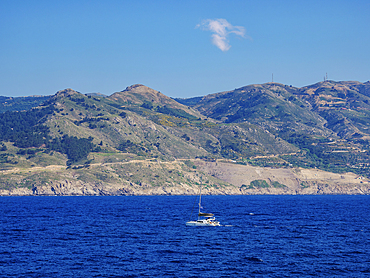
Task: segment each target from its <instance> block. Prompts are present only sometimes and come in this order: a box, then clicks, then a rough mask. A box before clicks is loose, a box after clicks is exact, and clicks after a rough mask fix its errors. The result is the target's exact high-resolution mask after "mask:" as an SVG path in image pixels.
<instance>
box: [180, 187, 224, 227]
mask: <svg viewBox="0 0 370 278" xmlns="http://www.w3.org/2000/svg"><path fill="white" fill-rule="evenodd" d="M201 200H202V185H201V186H200V189H199V203H198V206H199V209H198V220H193V221H188V222H186V226H221V225H220V222H219V221H217V220H216V218H215V217H214V214H213V213H206V212H201V211H200V209H201V208H202V205H201Z"/></svg>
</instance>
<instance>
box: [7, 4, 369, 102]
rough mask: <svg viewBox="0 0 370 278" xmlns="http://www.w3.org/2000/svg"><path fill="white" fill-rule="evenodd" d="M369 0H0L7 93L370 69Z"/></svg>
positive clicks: (174, 88) (196, 90)
mask: <svg viewBox="0 0 370 278" xmlns="http://www.w3.org/2000/svg"><path fill="white" fill-rule="evenodd" d="M369 15H370V1H368V0H363V1H360V0H358V1H342V0H336V1H330V0H328V1H325V0H321V1H315V0H312V1H300V0H295V1H284V0H282V1H264V0H259V1H257V0H256V1H248V0H242V1H238V0H234V1H217V0H212V1H211V0H210V1H207V0H204V1H202V0H197V1H192V0H189V1H174V0H173V1H155V0H150V1H149V0H148V1H144V0H142V1H141V0H136V1H124V0H122V1H114V0H104V1H94V0H89V1H79V0H75V1H69V0H64V1H56V0H47V1H41V0H40V1H39V0H33V1H28V0H24V1H21V0H0V43H1V44H0V45H1V46H0V47H1V48H0V49H1V51H0V95H2V96H28V95H52V94H54V93H55V92H56V91H58V90H62V89H65V88H72V89H74V90H76V91H79V92H81V93H89V92H100V93H103V94H107V95H110V94H112V93H114V92H117V91H121V90H123V89H125V88H126V87H127V86H130V85H133V84H137V83H139V84H144V85H146V86H148V87H151V88H153V89H155V90H158V91H161V92H162V93H164V94H165V95H167V96H171V97H183V98H186V97H194V96H203V95H207V94H210V93H215V92H221V91H227V90H233V89H235V88H238V87H242V86H245V85H249V84H261V83H266V82H270V81H271V79H272V74H273V76H274V81H275V82H279V83H283V84H287V85H293V86H296V87H303V86H306V85H310V84H313V83H316V82H319V81H322V80H323V78H324V76H325V74H326V73H327V74H328V78H329V79H330V80H336V81H342V80H346V81H348V80H351V81H352V80H355V81H360V82H366V81H368V80H369V79H370V51H369V49H370V16H369Z"/></svg>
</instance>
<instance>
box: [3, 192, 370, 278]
mask: <svg viewBox="0 0 370 278" xmlns="http://www.w3.org/2000/svg"><path fill="white" fill-rule="evenodd" d="M197 202H198V200H197V197H196V196H115V197H112V196H110V197H108V196H99V197H98V196H96V197H81V196H80V197H46V196H44V197H31V196H30V197H0V277H27V278H29V277H213V278H215V277H370V221H369V220H370V218H369V215H370V196H348V195H346V196H341V195H333V196H327V195H326V196H321V195H320V196H203V197H202V207H203V208H202V210H203V211H205V212H212V213H214V214H215V216H216V219H217V220H219V221H220V223H221V225H222V226H220V227H187V226H186V225H185V223H186V222H187V221H189V220H194V219H196V217H197V216H196V213H197V209H198V205H197Z"/></svg>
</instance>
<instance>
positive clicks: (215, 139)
mask: <svg viewBox="0 0 370 278" xmlns="http://www.w3.org/2000/svg"><path fill="white" fill-rule="evenodd" d="M369 97H370V84H369V82H366V83H360V82H334V81H326V82H320V83H317V84H314V85H311V86H307V87H303V88H295V87H291V86H286V85H282V84H278V83H266V84H261V85H249V86H245V87H242V88H238V89H235V90H233V91H228V92H221V93H216V94H211V95H207V96H204V97H198V98H192V99H172V98H170V97H167V96H165V95H163V94H162V93H160V92H159V91H156V90H153V89H151V88H148V87H146V86H144V85H140V84H137V85H132V86H130V87H127V88H126V89H125V90H123V91H121V92H116V93H114V94H112V95H110V96H104V95H100V94H87V95H84V94H81V93H79V92H76V91H74V90H72V89H65V90H61V91H59V92H57V93H56V94H55V95H53V96H50V97H45V100H44V102H43V103H42V104H40V105H39V104H37V105H35V106H34V108H33V109H30V110H27V111H22V112H17V111H8V112H5V113H1V114H0V132H1V133H0V171H1V174H0V195H8V194H15V195H55V194H56V195H142V194H149V195H150V194H196V192H197V190H198V186H199V182H200V178H201V177H202V179H203V181H205V182H206V190H205V192H208V194H346V193H348V194H368V192H369V188H368V186H369V184H368V178H369V176H368V175H369V165H370V161H369V159H370V158H369V153H368V151H369V149H368V146H369V144H368V143H369V142H368V141H369V138H370V137H369V132H370V131H369V130H368V126H369V124H370V121H369V118H368V117H369V111H370V110H369V109H370V106H369V104H368V102H369ZM216 161H217V162H216ZM207 163H208V164H207ZM207 165H213V166H212V167H209V166H207ZM220 165H222V167H220ZM261 167H263V168H261ZM238 169H239V170H238ZM260 169H265V170H264V172H265V173H268V174H264V175H261V176H259V177H257V176H256V175H255V174H253V173H254V172H256V171H257V172H258V171H259V172H261V170H260ZM299 169H301V170H299ZM303 169H306V170H303ZM310 169H311V170H310ZM318 169H321V172H320V173H330V172H335V173H337V174H334V173H333V174H319V175H318V172H315V171H319V170H318ZM235 171H236V172H235ZM297 171H299V172H300V173H302V172H303V171H306V172H305V173H306V176H307V175H308V174H307V173H309V172H307V171H311V172H310V173H311V174H309V175H311V178H310V179H309V180H307V178H305V177H303V176H302V175H299V174H297V173H298V172H297ZM288 172H289V173H290V174H286V173H288ZM230 173H234V174H233V175H231V176H230ZM279 173H280V174H279ZM351 173H352V174H351ZM272 176H275V177H279V178H275V179H274V178H273V177H272ZM280 176H281V177H280ZM235 177H238V178H235ZM251 177H253V178H251ZM315 177H317V178H315ZM325 177H330V178H328V180H325V179H326V178H325ZM334 177H335V178H334ZM338 177H339V178H338ZM342 177H343V178H342ZM263 181H264V182H263ZM320 188H321V189H320Z"/></svg>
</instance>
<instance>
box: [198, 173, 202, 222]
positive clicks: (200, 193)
mask: <svg viewBox="0 0 370 278" xmlns="http://www.w3.org/2000/svg"><path fill="white" fill-rule="evenodd" d="M201 200H202V177H201V178H200V185H199V204H198V206H199V209H198V219H199V217H200V216H199V215H200V207H201Z"/></svg>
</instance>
